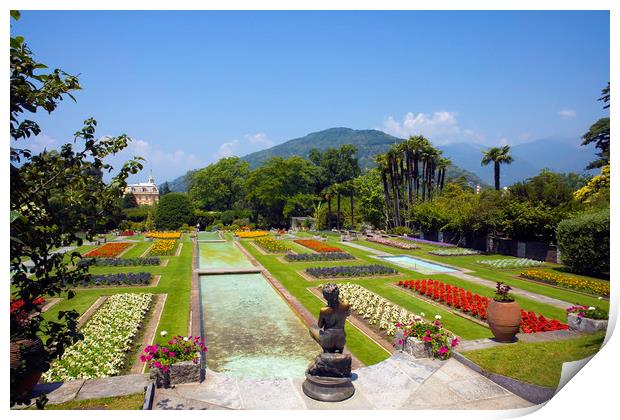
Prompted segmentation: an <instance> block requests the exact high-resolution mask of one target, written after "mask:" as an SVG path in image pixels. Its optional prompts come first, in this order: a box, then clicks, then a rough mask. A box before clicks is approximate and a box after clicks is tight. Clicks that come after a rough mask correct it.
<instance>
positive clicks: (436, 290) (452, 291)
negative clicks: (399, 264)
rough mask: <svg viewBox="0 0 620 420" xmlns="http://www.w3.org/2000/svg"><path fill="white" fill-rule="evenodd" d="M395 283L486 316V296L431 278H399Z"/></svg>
mask: <svg viewBox="0 0 620 420" xmlns="http://www.w3.org/2000/svg"><path fill="white" fill-rule="evenodd" d="M397 284H398V285H399V286H401V287H404V288H405V289H410V290H413V291H414V292H416V293H418V294H420V295H423V296H426V297H428V298H431V299H433V300H435V301H438V302H441V303H442V304H444V305H447V306H449V307H451V308H455V309H458V310H459V311H461V312H464V313H466V314H468V315H471V316H473V317H476V318H480V319H486V318H487V307H488V306H489V301H490V300H491V299H490V298H488V297H486V296H480V295H478V294H475V293H472V292H469V291H467V290H465V289H463V288H462V287H457V286H452V285H450V284H445V283H443V282H440V281H439V280H432V279H427V280H404V281H402V280H401V281H399V282H398V283H397Z"/></svg>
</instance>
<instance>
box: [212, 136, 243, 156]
mask: <svg viewBox="0 0 620 420" xmlns="http://www.w3.org/2000/svg"><path fill="white" fill-rule="evenodd" d="M238 150H239V140H233V141H228V142H226V143H222V144H220V147H219V148H218V149H217V156H218V159H220V158H225V157H230V156H236V155H237V152H238Z"/></svg>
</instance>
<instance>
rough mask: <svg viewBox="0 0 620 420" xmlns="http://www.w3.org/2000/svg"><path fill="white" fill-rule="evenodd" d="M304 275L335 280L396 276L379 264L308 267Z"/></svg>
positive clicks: (394, 271)
mask: <svg viewBox="0 0 620 420" xmlns="http://www.w3.org/2000/svg"><path fill="white" fill-rule="evenodd" d="M306 273H308V274H310V275H311V276H313V277H316V278H320V279H323V278H335V277H347V278H348V277H370V276H384V275H388V274H396V273H397V271H396V270H394V269H393V268H391V267H386V266H384V265H379V264H370V265H351V266H344V267H310V268H306Z"/></svg>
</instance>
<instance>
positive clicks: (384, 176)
mask: <svg viewBox="0 0 620 420" xmlns="http://www.w3.org/2000/svg"><path fill="white" fill-rule="evenodd" d="M375 162H376V163H377V165H378V166H379V171H381V181H382V182H383V197H384V199H385V215H386V218H385V222H386V225H387V228H389V227H390V226H391V225H390V201H391V199H390V186H389V184H388V159H387V154H386V153H380V154H378V155H376V156H375Z"/></svg>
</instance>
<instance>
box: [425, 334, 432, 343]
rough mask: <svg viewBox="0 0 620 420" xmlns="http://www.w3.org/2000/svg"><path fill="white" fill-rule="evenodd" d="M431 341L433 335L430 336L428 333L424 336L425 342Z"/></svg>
mask: <svg viewBox="0 0 620 420" xmlns="http://www.w3.org/2000/svg"><path fill="white" fill-rule="evenodd" d="M431 341H432V340H431V337H430V336H428V335H427V336H426V337H424V342H425V343H430V342H431Z"/></svg>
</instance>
